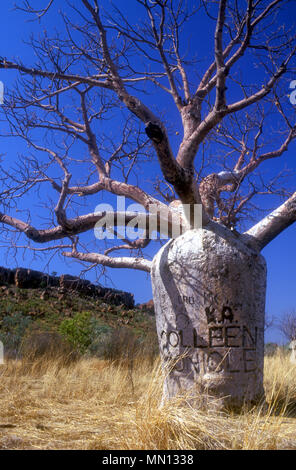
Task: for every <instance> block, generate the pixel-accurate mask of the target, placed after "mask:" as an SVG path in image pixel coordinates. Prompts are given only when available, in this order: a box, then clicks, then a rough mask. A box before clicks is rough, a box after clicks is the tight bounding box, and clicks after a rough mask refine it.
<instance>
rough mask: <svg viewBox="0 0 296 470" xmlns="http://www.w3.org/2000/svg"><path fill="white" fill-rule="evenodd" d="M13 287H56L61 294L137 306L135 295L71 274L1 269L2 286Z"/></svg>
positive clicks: (23, 269) (128, 306)
mask: <svg viewBox="0 0 296 470" xmlns="http://www.w3.org/2000/svg"><path fill="white" fill-rule="evenodd" d="M12 285H15V286H16V287H19V288H20V289H48V288H51V287H55V288H60V290H61V292H62V291H63V292H66V291H69V290H71V291H75V292H77V293H80V294H83V295H87V296H91V297H93V298H96V299H102V300H104V301H106V302H108V303H112V304H114V305H124V306H125V307H127V308H133V307H134V306H135V301H134V295H133V294H130V293H129V292H124V291H119V290H116V289H111V288H106V287H102V286H97V285H94V284H92V283H91V282H90V281H88V280H86V279H80V278H79V277H75V276H70V275H69V274H63V275H62V276H59V277H58V276H50V275H49V274H44V273H42V272H40V271H34V270H32V269H26V268H16V269H8V268H3V267H0V286H12Z"/></svg>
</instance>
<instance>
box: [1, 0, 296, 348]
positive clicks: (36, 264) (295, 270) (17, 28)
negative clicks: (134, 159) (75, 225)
mask: <svg viewBox="0 0 296 470" xmlns="http://www.w3.org/2000/svg"><path fill="white" fill-rule="evenodd" d="M58 3H59V5H60V6H61V7H62V8H67V6H66V2H63V1H61V0H58ZM104 3H106V2H104ZM118 3H119V4H121V5H124V8H125V10H126V13H127V15H130V16H132V17H134V20H135V21H136V19H137V12H136V10H135V8H134V2H133V0H125V1H124V2H123V1H122V0H121V1H120V2H118ZM193 3H194V2H193ZM13 4H14V2H11V1H9V0H2V1H1V19H0V23H1V26H0V49H1V51H0V56H4V57H6V58H7V59H10V58H12V57H20V58H21V59H22V61H23V62H24V63H25V64H26V65H30V64H32V65H33V63H34V57H33V56H32V52H31V49H30V47H29V46H28V45H26V44H24V43H23V40H26V39H28V37H29V35H30V33H31V32H34V33H39V32H41V33H42V31H43V29H44V28H45V26H46V28H47V29H50V28H52V27H56V28H57V29H58V28H59V25H60V19H59V17H58V15H57V13H56V11H55V12H54V13H49V14H48V15H47V16H46V17H45V18H43V20H42V21H41V23H40V24H38V23H37V22H34V23H32V22H27V21H25V20H26V19H28V18H27V16H25V15H24V14H23V13H20V12H15V11H13V10H12V7H13ZM34 4H35V5H38V6H41V5H43V4H44V5H45V4H47V1H41V0H40V1H38V2H35V3H34ZM295 13H296V2H294V4H293V3H292V4H291V7H290V10H289V11H288V12H287V13H286V15H283V17H282V19H281V21H282V23H283V24H285V23H287V25H288V24H289V25H290V24H291V18H293V16H294V17H295ZM190 28H191V31H189V34H191V35H192V38H193V39H192V41H191V43H190V47H191V48H193V47H194V48H196V52H197V53H201V56H203V57H204V56H206V54H207V49H206V48H207V47H209V50H211V49H212V46H213V44H212V43H210V42H209V41H207V39H208V38H209V34H208V31H209V24H208V23H207V22H206V21H203V22H202V23H199V24H198V28H196V25H195V24H191V26H190ZM210 40H211V41H213V37H210ZM207 44H208V46H207ZM243 67H248V64H247V63H246V62H245V63H244V65H243ZM252 73H253V72H252ZM295 73H296V72H295ZM293 78H294V79H296V75H295V77H291V79H293ZM14 79H15V74H14V73H13V72H10V73H5V72H3V71H2V70H1V71H0V80H1V81H2V82H3V83H4V85H5V88H6V89H7V88H9V87H10V86H11V84H12V83H13V81H14ZM252 79H253V81H255V80H256V76H255V75H254V76H252ZM288 92H289V91H288V89H287V93H288ZM160 99H161V98H160ZM287 99H288V98H287ZM291 106H292V105H291ZM167 111H168V112H170V113H174V111H173V105H172V110H168V109H167ZM0 125H1V126H4V123H0ZM176 130H178V129H176ZM20 146H21V144H20V143H19V142H17V141H13V140H11V139H4V138H2V139H1V152H0V153H1V155H4V158H5V161H6V162H13V160H14V158H15V157H16V155H17V153H18V152H19V151H20V148H21V147H20ZM22 148H23V147H22ZM271 166H273V168H271ZM284 167H288V168H291V169H294V170H296V145H295V144H294V145H292V146H291V147H290V149H289V151H288V152H286V153H285V155H284V157H282V159H281V161H277V162H276V163H274V162H273V161H271V162H268V163H266V164H265V169H266V171H268V170H272V171H274V169H279V170H280V169H281V168H284ZM154 170H155V167H153V166H151V170H150V174H147V173H146V172H145V173H143V174H140V175H139V177H140V179H141V181H144V179H145V178H147V179H149V177H150V176H152V175H153V172H154ZM145 171H147V167H146V170H145ZM34 202H35V201H34V196H33V197H32V199H31V200H30V199H27V200H26V201H25V204H27V205H28V206H30V205H32V204H33V203H34ZM100 202H101V200H97V201H94V207H95V205H96V204H98V203H100ZM262 204H263V205H264V204H266V202H262ZM295 239H296V224H294V225H292V226H291V227H290V228H289V229H287V230H286V231H285V232H283V233H282V234H281V235H280V236H279V237H278V238H277V239H276V240H274V241H273V242H272V243H271V244H270V245H269V246H268V247H266V248H265V249H264V251H263V255H264V256H265V258H266V261H267V267H268V289H267V305H266V312H267V314H268V316H270V317H271V316H274V317H276V318H277V319H279V318H280V316H281V314H282V313H283V312H284V311H286V310H289V309H291V308H293V307H294V308H296V251H295ZM150 254H152V252H151V253H150ZM5 255H6V250H5V249H4V248H0V265H4V266H8V267H14V266H15V265H16V262H17V263H18V265H19V266H30V267H32V268H34V269H40V270H43V269H44V266H45V264H46V260H45V259H42V260H32V256H31V255H30V254H28V253H26V254H24V255H22V256H20V255H18V256H17V257H16V259H11V258H9V259H8V258H7V257H6V256H5ZM48 269H49V272H52V271H56V272H58V274H62V273H72V274H78V273H79V271H80V266H79V265H78V264H77V263H75V262H73V261H70V260H68V261H67V262H66V261H65V260H64V259H61V258H59V257H56V258H54V259H53V260H52V261H51V263H50V266H49V268H48ZM107 273H108V276H109V278H110V279H112V283H111V281H110V279H109V280H108V279H105V280H103V279H102V283H105V284H106V285H107V284H109V285H113V287H116V288H119V289H123V290H127V291H130V292H132V293H134V295H135V300H136V302H144V301H147V300H149V299H150V298H151V297H152V293H151V284H150V279H149V276H148V275H147V274H145V273H143V272H139V271H132V270H126V269H124V270H111V269H108V270H107ZM87 277H88V278H89V279H91V280H93V279H94V274H93V273H92V272H89V273H88V274H87ZM266 340H267V341H278V342H281V341H282V340H283V338H282V337H281V335H280V333H279V331H278V330H277V329H270V330H269V331H268V332H267V334H266Z"/></svg>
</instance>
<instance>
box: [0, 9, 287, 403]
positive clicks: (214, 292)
mask: <svg viewBox="0 0 296 470" xmlns="http://www.w3.org/2000/svg"><path fill="white" fill-rule="evenodd" d="M36 4H37V2H36ZM58 6H59V2H58V1H57V0H51V1H50V2H48V3H47V4H44V7H43V9H42V8H40V4H38V7H37V6H35V5H34V4H33V2H29V1H28V0H27V1H26V2H24V4H22V5H20V6H19V9H21V10H22V11H23V12H24V11H25V12H26V13H29V14H31V15H33V16H36V15H37V18H38V19H39V22H40V23H41V27H42V31H43V33H42V34H41V36H39V37H38V39H36V38H34V37H33V38H32V39H31V43H30V44H31V47H32V52H34V55H35V58H36V63H35V65H34V64H33V63H26V64H24V63H23V62H22V61H20V60H16V59H13V58H1V62H0V67H1V69H7V70H14V71H16V73H17V74H18V81H17V83H16V85H15V88H14V89H12V90H10V91H9V92H8V91H6V98H5V103H4V106H3V112H4V113H5V118H6V119H7V122H8V125H9V132H8V134H9V136H15V137H18V138H21V139H23V140H24V141H25V142H26V143H27V144H28V146H29V150H28V151H26V152H24V154H23V155H22V156H21V157H20V162H19V164H18V165H17V166H16V167H15V169H14V170H13V169H12V166H11V167H8V165H6V166H5V160H4V163H3V167H2V172H3V173H2V186H3V188H2V192H1V204H2V212H1V214H0V221H1V223H2V230H3V232H4V233H5V236H6V238H7V236H8V234H9V233H13V234H15V232H18V233H20V234H21V237H26V239H27V240H28V242H27V246H28V247H30V248H31V249H33V250H38V249H40V250H43V251H44V250H49V249H50V250H52V249H54V250H61V252H62V254H63V255H64V256H65V257H67V258H74V259H76V260H80V261H83V262H86V263H91V265H103V266H108V267H114V268H123V267H124V268H127V267H128V268H133V269H139V270H143V271H147V272H150V273H151V277H152V285H153V294H154V302H155V310H156V323H157V330H158V335H159V344H160V351H161V355H162V357H163V360H164V362H169V363H170V364H171V368H170V372H169V374H168V376H167V378H166V382H165V388H164V397H167V396H168V397H170V396H174V395H175V394H176V393H179V392H181V391H182V390H186V391H187V392H188V391H189V390H192V393H196V391H197V390H198V391H200V390H203V391H206V392H207V393H208V395H209V396H212V395H214V396H216V397H217V396H218V397H220V398H221V402H222V403H224V402H226V403H231V404H232V405H241V404H242V402H255V401H256V400H258V399H260V398H261V397H262V395H263V385H262V377H263V329H264V311H265V284H266V268H265V262H264V259H263V257H262V256H261V254H260V251H261V250H262V249H263V248H264V247H265V246H266V245H267V244H268V243H270V242H271V241H272V240H273V239H274V238H275V237H276V236H277V235H278V234H280V233H281V232H282V231H283V230H285V229H286V228H287V227H288V226H290V225H291V224H292V223H293V222H294V221H295V220H296V193H295V192H294V193H293V191H291V192H290V193H289V191H288V186H287V185H286V187H285V188H284V189H282V187H281V179H282V178H283V176H284V175H283V173H282V172H279V171H278V166H276V167H275V168H276V172H275V173H274V174H272V175H271V176H270V177H269V178H267V177H266V175H264V173H263V175H262V174H260V173H259V172H258V171H259V168H261V167H262V168H264V167H265V169H266V165H267V167H268V168H269V169H270V168H272V163H273V162H276V161H277V159H278V160H283V161H284V156H285V151H286V150H287V149H288V146H289V145H290V144H291V142H292V141H293V139H294V138H295V136H296V131H295V120H293V112H294V110H293V106H292V104H291V103H290V102H289V100H288V98H287V90H288V81H287V79H289V80H290V81H291V75H289V72H291V70H292V66H293V63H294V64H295V44H296V41H295V35H294V33H293V29H292V28H291V29H290V28H289V25H288V24H282V23H281V15H282V14H283V10H282V9H286V10H285V11H286V15H285V18H288V14H287V12H289V8H291V9H292V8H293V3H292V2H291V4H290V3H289V2H285V1H282V0H272V1H271V0H260V1H259V0H246V1H242V2H237V1H232V0H228V1H227V0H220V1H216V0H213V1H210V2H205V1H203V0H202V1H200V2H199V3H198V2H196V5H195V6H193V3H192V2H189V3H187V2H185V1H182V0H176V1H175V0H133V2H129V5H128V6H129V8H128V9H127V11H125V10H123V9H122V10H121V9H120V7H119V6H118V3H117V2H116V3H115V4H114V5H113V6H112V5H110V4H107V2H106V1H98V0H81V1H79V2H75V3H73V5H72V6H71V5H70V6H67V7H65V6H64V10H63V11H60V10H58V9H57V10H56V11H54V9H55V8H58ZM294 7H295V6H294ZM125 8H126V7H125ZM53 15H56V16H53ZM53 18H56V19H57V20H56V21H57V23H58V24H59V22H62V24H63V27H62V26H60V27H58V32H56V33H52V34H53V35H52V36H51V35H50V32H49V29H50V25H52V23H53ZM47 21H48V28H47V29H46V30H44V26H43V25H44V23H45V22H47ZM286 21H288V20H286ZM36 28H37V26H36ZM190 35H192V36H193V39H192V40H190ZM188 49H189V50H188ZM199 51H202V52H201V57H199V56H198V54H197V53H198V52H199ZM32 57H33V54H32ZM204 57H206V58H204ZM202 59H203V60H202ZM285 77H287V78H286V79H285ZM285 80H286V81H285ZM168 109H169V110H170V111H169V113H168ZM110 124H111V126H110ZM114 129H115V130H114ZM3 134H4V133H3ZM154 157H157V162H158V163H157V165H156V162H155V161H154ZM266 162H270V164H269V165H268V164H266ZM275 165H276V163H275ZM283 166H284V164H283ZM141 168H145V172H146V175H147V177H146V179H145V178H144V177H143V176H142V181H140V175H141V173H140V171H141ZM149 168H150V170H149ZM158 169H160V170H161V173H160V174H159V172H158ZM142 175H143V170H142ZM37 190H38V194H39V197H40V198H43V199H44V208H43V211H42V217H43V219H44V217H45V216H47V217H48V226H47V227H45V228H44V227H43V228H38V225H37V223H36V222H34V223H33V221H36V214H34V209H33V207H32V199H26V197H27V195H28V194H29V192H30V191H33V192H34V194H37ZM110 193H111V194H113V195H117V196H125V197H127V198H129V200H132V201H134V202H136V203H138V204H140V205H141V206H142V207H143V215H142V218H141V221H142V222H143V221H144V226H142V228H143V230H142V233H141V236H139V237H138V239H136V240H133V239H131V237H130V238H129V237H128V234H127V235H126V236H125V237H124V241H123V242H121V243H119V244H118V243H115V244H114V242H112V243H113V244H111V246H109V247H108V248H106V249H105V250H101V252H97V251H93V252H92V251H91V250H89V248H88V245H87V243H85V242H84V241H83V238H82V237H83V236H85V235H83V234H85V233H86V232H88V231H91V230H92V229H93V228H94V227H95V225H96V224H98V223H100V222H101V221H102V220H104V223H105V221H106V217H107V216H108V214H107V212H106V211H99V210H97V211H95V212H94V211H89V209H88V208H89V207H90V206H88V203H87V201H88V200H91V198H90V196H91V195H106V199H105V200H106V201H108V202H110V198H109V199H108V194H110ZM264 194H277V195H280V196H284V197H285V201H284V202H283V203H282V204H281V205H280V206H279V207H277V208H276V209H275V210H274V211H273V212H271V213H270V214H268V215H266V216H265V217H263V218H262V220H260V222H258V223H256V224H255V225H254V226H252V227H251V228H249V229H247V230H246V228H243V227H244V225H243V223H246V222H243V219H246V220H249V221H250V220H252V219H253V218H254V217H255V216H256V211H255V202H256V204H258V202H257V201H258V196H259V195H262V196H263V195H264ZM20 197H22V198H23V201H30V202H29V203H26V204H27V207H26V209H27V212H26V213H24V214H25V215H24V216H23V218H20V217H19V216H18V214H16V212H15V206H14V205H15V204H16V202H19V199H20ZM54 198H55V199H54ZM24 204H25V202H24ZM185 205H187V207H188V205H189V208H191V210H189V211H185V210H182V208H184V207H185ZM152 206H153V213H151V207H152ZM196 206H197V207H202V224H200V226H198V225H196V224H195V218H194V214H195V211H194V210H193V209H194V208H195V207H196ZM30 207H32V209H31V211H30V210H29V209H30ZM260 207H261V210H263V207H266V206H262V205H260V203H259V208H260ZM155 208H156V210H155ZM18 210H20V209H18ZM46 211H47V212H46ZM135 215H136V214H135V212H133V211H129V212H128V213H126V214H124V213H122V212H121V211H115V212H114V213H113V214H112V217H111V219H109V220H112V221H113V225H114V227H113V232H114V233H115V234H118V233H119V229H120V226H121V225H125V224H129V223H133V220H134V219H135ZM261 217H262V216H261ZM152 218H153V222H154V223H155V220H156V229H157V230H161V224H162V223H163V221H165V222H166V223H167V226H168V232H169V237H172V232H173V230H174V228H175V227H176V226H181V227H182V229H183V233H182V234H181V235H180V236H177V237H172V238H171V239H170V240H169V241H168V242H167V243H166V244H165V245H164V246H162V247H161V248H160V249H159V251H158V252H157V254H156V255H155V257H154V258H153V260H152V261H150V260H149V259H148V258H147V257H146V258H145V255H144V254H143V253H144V249H145V248H146V247H147V245H148V244H149V243H150V242H151V236H149V224H150V223H151V221H152ZM137 221H138V219H137ZM250 225H251V224H250V223H249V226H250ZM109 229H110V227H109ZM121 238H122V237H121ZM59 240H61V242H59ZM38 244H45V246H44V247H42V248H38ZM67 248H68V249H67ZM65 250H66V251H65ZM119 250H127V251H125V252H124V253H125V254H126V253H127V254H130V256H128V255H126V256H120V254H119V255H118V251H119ZM114 252H115V253H114ZM116 252H117V254H116ZM171 361H173V363H172V362H171Z"/></svg>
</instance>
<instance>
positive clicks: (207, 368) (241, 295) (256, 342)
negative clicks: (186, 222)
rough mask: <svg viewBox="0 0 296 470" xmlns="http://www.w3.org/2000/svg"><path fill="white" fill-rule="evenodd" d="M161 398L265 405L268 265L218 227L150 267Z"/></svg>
mask: <svg viewBox="0 0 296 470" xmlns="http://www.w3.org/2000/svg"><path fill="white" fill-rule="evenodd" d="M151 277H152V286H153V296H154V305H155V314H156V324H157V332H158V338H159V346H160V352H161V356H162V359H163V362H164V365H165V367H164V374H165V376H166V380H165V387H164V392H163V400H166V399H168V398H170V397H173V396H176V395H179V394H185V396H186V397H187V399H188V400H190V401H191V400H193V401H194V402H195V403H196V404H198V403H199V404H200V402H201V400H202V399H205V398H206V397H208V399H209V400H211V399H213V403H216V404H217V405H218V406H220V407H224V406H231V407H240V406H242V405H244V404H246V405H247V404H250V403H253V404H254V403H258V402H259V401H260V400H263V397H264V390H263V355H264V316H265V288H266V266H265V261H264V259H263V257H262V256H261V255H260V254H259V252H258V251H255V250H253V249H250V248H248V247H247V246H246V245H245V244H244V243H243V242H242V241H241V239H240V238H239V237H237V236H235V235H234V234H232V233H231V232H230V231H229V230H227V229H225V228H223V227H222V226H219V225H217V224H212V223H211V224H209V225H208V227H205V228H203V229H199V230H189V231H187V232H186V233H185V234H184V235H182V236H180V237H179V238H177V239H176V240H171V241H169V242H168V243H167V244H166V245H165V246H164V247H163V248H162V249H161V250H160V251H159V253H158V254H157V255H156V256H155V258H154V259H153V263H152V269H151Z"/></svg>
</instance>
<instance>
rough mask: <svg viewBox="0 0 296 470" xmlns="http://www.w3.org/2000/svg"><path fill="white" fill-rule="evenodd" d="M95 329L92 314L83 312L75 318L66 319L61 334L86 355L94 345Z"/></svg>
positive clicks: (62, 324) (61, 326) (60, 330)
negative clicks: (91, 345)
mask: <svg viewBox="0 0 296 470" xmlns="http://www.w3.org/2000/svg"><path fill="white" fill-rule="evenodd" d="M93 328H94V326H93V320H92V315H91V313H90V312H81V313H77V314H76V315H75V316H74V317H73V318H65V319H64V320H63V321H62V322H61V324H60V326H59V332H60V334H61V335H62V336H63V337H64V338H65V339H66V340H67V341H68V342H69V343H70V344H71V345H72V346H73V347H74V348H75V349H77V350H78V351H80V352H81V353H84V352H86V350H87V348H88V347H89V346H90V344H91V343H92V332H93Z"/></svg>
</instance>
